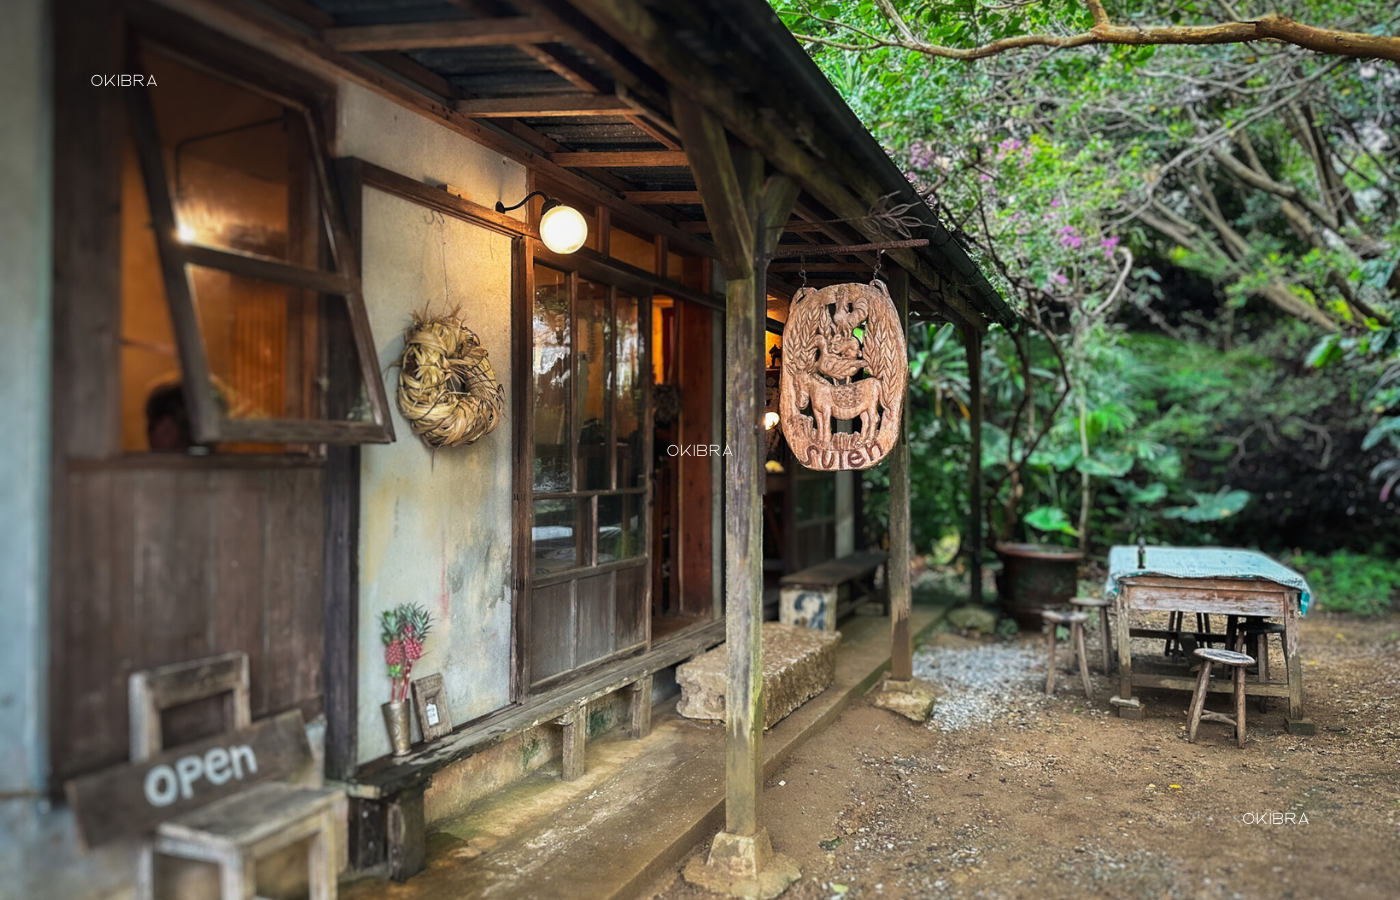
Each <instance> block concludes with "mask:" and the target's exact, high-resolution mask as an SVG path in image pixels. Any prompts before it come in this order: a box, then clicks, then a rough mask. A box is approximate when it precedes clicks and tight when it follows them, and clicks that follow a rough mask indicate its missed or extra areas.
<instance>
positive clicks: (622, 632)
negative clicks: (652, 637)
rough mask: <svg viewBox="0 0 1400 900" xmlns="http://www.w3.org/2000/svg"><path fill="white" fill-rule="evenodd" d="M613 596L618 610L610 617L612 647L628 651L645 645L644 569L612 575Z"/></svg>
mask: <svg viewBox="0 0 1400 900" xmlns="http://www.w3.org/2000/svg"><path fill="white" fill-rule="evenodd" d="M613 579H614V582H613V592H614V596H615V597H616V598H617V601H616V603H617V606H616V609H615V611H614V613H613V623H614V624H613V634H614V642H613V647H614V649H616V650H628V649H631V648H632V647H635V646H638V645H641V644H644V643H646V640H647V637H648V635H647V632H648V630H649V629H648V623H647V583H648V575H647V567H646V566H637V567H635V568H631V569H619V570H617V571H616V572H614V573H613Z"/></svg>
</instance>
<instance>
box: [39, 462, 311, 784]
mask: <svg viewBox="0 0 1400 900" xmlns="http://www.w3.org/2000/svg"><path fill="white" fill-rule="evenodd" d="M160 463H161V461H160V460H159V458H152V459H151V460H149V461H148V466H147V468H112V469H106V470H101V469H98V470H91V471H82V472H76V473H73V474H70V475H69V476H68V477H67V487H66V490H65V493H66V497H67V502H68V505H69V509H68V513H67V517H66V518H67V521H68V523H69V524H68V528H67V530H66V532H65V534H64V536H63V542H62V544H61V545H60V547H58V548H56V552H58V553H61V557H60V558H61V560H62V561H63V562H64V564H66V565H68V573H67V577H66V579H65V582H64V591H63V593H62V594H61V595H55V598H54V609H55V610H56V611H61V615H60V616H59V618H60V619H61V621H58V622H55V623H54V634H55V642H56V643H55V657H56V658H58V659H61V660H62V665H61V666H56V668H55V679H56V680H55V682H54V690H53V692H52V693H51V695H50V696H51V698H52V699H51V705H50V715H51V717H52V721H53V722H54V726H53V729H52V735H53V738H54V741H55V745H54V752H53V764H54V772H55V777H56V779H57V780H58V781H62V780H63V779H64V778H67V777H70V776H72V775H75V774H80V773H82V772H87V771H91V770H93V769H97V768H101V767H103V766H107V765H112V764H115V763H119V762H121V761H123V760H125V759H126V757H127V747H128V717H127V702H126V696H127V692H126V691H127V688H126V681H127V677H128V675H130V673H131V672H133V671H135V670H137V669H143V668H150V667H153V666H158V665H164V664H166V663H172V662H181V661H186V660H190V659H198V658H201V657H204V656H210V655H212V654H215V653H219V652H223V651H228V650H242V651H244V652H246V653H248V655H249V657H250V665H251V669H252V673H253V715H254V717H255V718H257V717H262V716H265V715H267V714H269V713H272V712H278V711H281V710H285V709H290V708H293V707H296V708H299V709H301V710H302V711H303V713H304V714H309V715H315V714H319V712H320V709H321V688H320V685H321V675H320V668H321V660H322V641H321V623H322V617H321V603H322V591H323V589H322V574H321V573H322V559H323V553H324V550H323V544H322V535H323V533H324V532H323V525H322V522H323V518H322V500H321V497H322V484H323V482H322V474H321V470H320V469H319V468H316V467H305V468H280V469H265V470H260V469H247V468H218V467H217V465H216V464H215V465H213V466H209V467H205V468H203V469H201V468H187V467H182V466H173V467H168V468H167V467H163V466H161V464H160ZM219 709H220V705H219V704H217V703H214V704H209V705H207V707H202V708H200V709H195V710H190V711H186V712H180V713H174V714H173V718H172V719H171V721H170V722H169V723H168V724H169V725H170V728H171V731H172V734H175V735H177V736H178V735H179V734H180V733H186V732H195V731H202V730H203V729H204V728H205V727H206V726H213V725H217V724H218V721H220V720H219V719H218V718H217V717H218V715H219Z"/></svg>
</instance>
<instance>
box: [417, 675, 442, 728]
mask: <svg viewBox="0 0 1400 900" xmlns="http://www.w3.org/2000/svg"><path fill="white" fill-rule="evenodd" d="M413 706H414V708H415V709H416V710H417V711H418V728H419V730H420V731H422V732H423V740H425V741H435V740H437V739H438V738H440V737H442V736H443V735H445V734H447V733H449V732H450V731H452V713H451V712H449V711H448V709H447V689H446V688H445V687H444V686H443V683H442V676H441V675H425V676H423V677H422V678H419V679H417V680H415V681H414V682H413Z"/></svg>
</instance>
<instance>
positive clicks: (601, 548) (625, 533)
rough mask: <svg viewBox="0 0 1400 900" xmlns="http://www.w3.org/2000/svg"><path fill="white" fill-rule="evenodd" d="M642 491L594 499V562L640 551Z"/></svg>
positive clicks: (627, 557)
mask: <svg viewBox="0 0 1400 900" xmlns="http://www.w3.org/2000/svg"><path fill="white" fill-rule="evenodd" d="M645 496H646V495H645V494H613V495H610V496H600V497H599V498H598V563H599V564H600V565H601V564H602V563H605V562H611V561H612V560H615V559H631V558H633V557H636V556H641V555H642V553H643V548H642V542H641V537H640V536H641V529H642V506H643V502H642V501H643V499H644V498H645Z"/></svg>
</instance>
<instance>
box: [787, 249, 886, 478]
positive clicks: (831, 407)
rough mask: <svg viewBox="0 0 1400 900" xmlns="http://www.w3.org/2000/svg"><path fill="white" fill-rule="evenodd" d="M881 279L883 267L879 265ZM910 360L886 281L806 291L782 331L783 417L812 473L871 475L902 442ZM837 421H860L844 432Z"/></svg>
mask: <svg viewBox="0 0 1400 900" xmlns="http://www.w3.org/2000/svg"><path fill="white" fill-rule="evenodd" d="M877 272H878V263H877ZM908 375H909V370H908V357H907V355H906V350H905V343H904V331H903V329H902V328H901V327H900V320H899V313H898V311H897V310H896V309H895V305H894V301H893V300H891V299H890V295H889V291H888V290H887V289H886V287H885V284H884V282H882V281H879V280H874V281H873V282H872V283H871V284H837V285H832V286H831V287H826V288H822V289H821V290H818V291H803V292H802V293H800V294H799V295H798V296H797V297H796V298H795V299H794V300H793V303H792V307H791V308H790V309H789V311H788V320H787V324H786V326H785V327H784V329H783V365H782V384H781V398H780V403H779V417H780V419H781V420H782V428H783V436H784V437H785V438H786V439H787V442H788V445H789V446H790V447H791V448H792V451H793V455H794V456H795V457H796V458H797V461H798V462H800V463H802V465H804V466H806V467H807V468H809V469H818V470H822V471H840V470H845V469H868V468H870V467H871V466H873V465H875V464H876V463H878V462H879V461H880V460H882V459H884V457H885V454H887V453H889V451H890V449H891V448H892V447H893V446H894V444H895V441H896V440H897V439H898V437H899V427H900V412H901V410H902V408H903V405H904V386H905V382H906V380H907V379H908ZM838 421H850V422H856V421H858V422H859V425H860V427H859V430H852V431H851V432H849V433H841V432H838V431H836V430H835V428H834V427H833V426H834V423H835V422H838Z"/></svg>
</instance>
